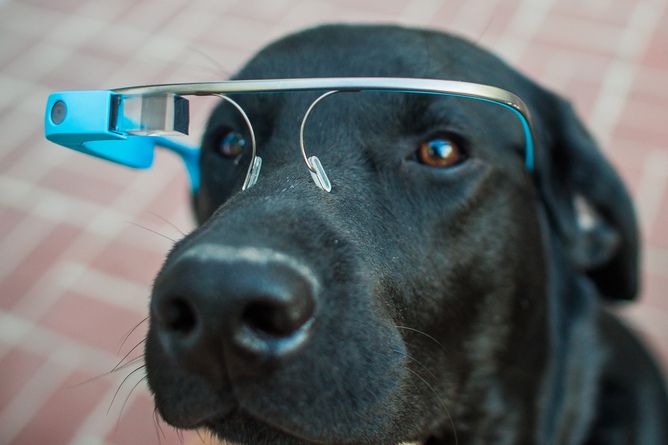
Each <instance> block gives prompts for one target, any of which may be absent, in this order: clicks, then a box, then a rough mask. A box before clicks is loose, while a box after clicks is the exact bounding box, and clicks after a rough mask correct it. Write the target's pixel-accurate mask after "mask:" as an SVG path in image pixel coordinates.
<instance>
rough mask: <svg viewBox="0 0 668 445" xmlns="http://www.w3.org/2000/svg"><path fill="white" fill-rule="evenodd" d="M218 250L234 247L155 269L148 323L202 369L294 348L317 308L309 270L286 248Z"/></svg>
mask: <svg viewBox="0 0 668 445" xmlns="http://www.w3.org/2000/svg"><path fill="white" fill-rule="evenodd" d="M200 250H201V249H200ZM204 250H206V249H204ZM216 250H219V251H220V250H221V249H216ZM222 250H223V251H230V252H229V253H232V254H231V255H227V254H226V255H222V256H221V255H220V252H217V254H216V255H214V256H212V255H210V254H202V252H199V253H196V254H192V253H191V252H190V253H189V252H186V255H183V256H182V258H179V259H177V260H176V261H175V263H174V264H173V265H172V266H170V267H168V268H167V269H166V270H164V271H162V272H161V273H160V276H159V278H158V279H157V280H156V284H155V286H154V290H153V297H152V300H151V325H152V327H154V328H155V331H156V333H157V336H158V338H159V339H160V342H161V344H162V346H163V348H164V350H165V351H166V352H167V354H169V355H170V356H171V357H172V358H174V359H175V360H176V361H177V362H178V363H179V364H180V365H181V366H183V367H184V368H187V369H191V370H193V371H197V372H199V373H201V374H211V373H212V372H214V371H216V370H217V371H220V370H221V369H222V367H223V364H224V363H225V361H226V360H227V359H230V358H234V359H235V360H241V361H242V362H244V363H245V364H247V365H253V364H257V363H264V362H267V361H273V360H275V359H280V358H282V357H285V356H287V355H288V354H291V353H293V352H295V351H297V350H298V349H299V348H300V347H301V346H302V345H303V344H304V343H305V341H306V340H307V339H308V337H309V335H310V331H311V329H310V328H311V326H312V324H313V320H314V314H315V306H316V305H315V298H314V294H315V291H316V289H315V288H316V287H317V283H316V282H314V278H313V276H312V275H311V274H310V272H309V270H308V269H306V268H304V267H295V266H294V265H293V264H291V262H294V260H291V259H290V258H289V257H287V256H284V255H277V254H275V253H274V254H273V255H270V256H269V257H268V258H261V256H258V254H257V252H256V253H255V254H254V255H253V257H252V260H250V261H249V258H245V257H244V255H243V254H239V252H240V251H239V250H238V249H227V248H222ZM232 251H235V252H232ZM241 252H243V251H241ZM286 259H288V260H289V261H288V260H286ZM230 354H232V355H234V357H228V355H230Z"/></svg>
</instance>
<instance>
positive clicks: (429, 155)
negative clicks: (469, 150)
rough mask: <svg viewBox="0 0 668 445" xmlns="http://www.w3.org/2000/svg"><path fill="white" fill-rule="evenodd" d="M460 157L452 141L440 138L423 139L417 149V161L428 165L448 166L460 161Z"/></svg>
mask: <svg viewBox="0 0 668 445" xmlns="http://www.w3.org/2000/svg"><path fill="white" fill-rule="evenodd" d="M462 157H463V156H462V153H461V152H460V151H459V148H458V147H457V145H456V144H455V143H454V142H452V141H451V140H448V139H442V138H435V139H430V140H428V141H425V142H423V143H422V144H420V147H419V148H418V150H417V158H418V161H420V163H421V164H424V165H427V166H429V167H440V168H442V167H450V166H452V165H455V164H457V163H458V162H460V161H461V160H462Z"/></svg>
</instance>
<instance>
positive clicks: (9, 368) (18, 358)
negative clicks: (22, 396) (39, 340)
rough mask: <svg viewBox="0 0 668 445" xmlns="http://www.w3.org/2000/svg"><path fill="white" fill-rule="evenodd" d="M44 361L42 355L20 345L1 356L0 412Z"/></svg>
mask: <svg viewBox="0 0 668 445" xmlns="http://www.w3.org/2000/svg"><path fill="white" fill-rule="evenodd" d="M44 362H46V359H45V358H44V357H40V356H38V355H35V354H32V353H30V352H27V351H24V350H22V349H21V348H20V347H17V348H14V349H12V350H11V351H9V352H8V353H7V355H5V356H4V357H3V358H2V360H1V361H0V375H1V376H2V385H0V412H2V411H3V410H4V409H5V408H6V407H7V404H8V403H9V402H10V401H11V400H12V399H13V398H14V397H15V396H16V394H17V393H18V392H19V391H21V389H23V388H24V387H25V385H26V384H27V383H28V382H29V381H30V379H31V378H32V376H33V374H34V373H35V371H37V370H38V369H39V368H40V367H41V366H42V365H43V364H44Z"/></svg>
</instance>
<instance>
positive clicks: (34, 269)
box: [0, 218, 80, 309]
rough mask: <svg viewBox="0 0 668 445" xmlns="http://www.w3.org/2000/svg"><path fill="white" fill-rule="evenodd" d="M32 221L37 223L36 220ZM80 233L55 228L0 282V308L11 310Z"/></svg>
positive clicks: (67, 227)
mask: <svg viewBox="0 0 668 445" xmlns="http://www.w3.org/2000/svg"><path fill="white" fill-rule="evenodd" d="M31 220H32V221H35V218H31ZM79 233H80V230H79V229H77V228H75V227H73V226H70V225H67V224H60V225H58V226H56V227H54V229H53V230H52V231H51V233H50V234H49V235H48V236H47V237H46V239H45V240H44V241H42V242H41V243H40V244H39V246H37V247H36V248H35V249H34V250H33V251H32V252H31V253H30V254H29V255H28V256H27V257H26V258H25V259H24V260H23V261H22V262H21V263H20V264H18V265H16V267H15V268H14V271H13V272H12V273H11V274H10V275H9V276H8V277H7V278H6V279H5V281H3V282H0V307H2V308H4V309H9V308H11V307H12V306H14V304H16V302H17V301H19V300H20V299H21V298H22V297H23V296H24V295H25V294H26V292H28V290H29V289H30V288H31V287H32V286H33V284H34V283H35V281H36V280H37V279H39V278H40V277H42V276H43V275H45V274H46V273H48V271H49V269H51V268H52V267H53V266H54V264H55V263H56V262H57V261H58V260H59V259H60V258H61V257H62V253H63V250H65V249H66V248H67V247H68V246H69V245H70V244H71V243H72V242H74V240H75V239H76V238H77V236H78V235H79ZM7 258H8V259H9V258H11V257H10V256H8V257H7Z"/></svg>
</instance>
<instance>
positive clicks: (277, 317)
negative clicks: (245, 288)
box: [241, 300, 313, 337]
mask: <svg viewBox="0 0 668 445" xmlns="http://www.w3.org/2000/svg"><path fill="white" fill-rule="evenodd" d="M304 301H308V302H310V300H304ZM300 302H301V301H299V300H298V301H295V302H290V303H288V302H283V301H271V300H268V301H255V302H252V303H250V304H249V305H248V306H247V307H246V308H245V309H244V311H243V313H242V314H241V322H242V324H244V325H246V326H247V327H249V328H251V329H253V330H255V331H258V332H261V333H264V334H268V335H271V336H274V337H286V336H289V335H291V334H292V333H294V332H295V331H296V330H298V329H299V328H301V327H302V326H303V325H304V324H305V323H306V322H307V321H308V320H309V319H310V318H311V316H312V314H313V306H312V304H309V303H306V304H304V303H302V304H299V303H300Z"/></svg>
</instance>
